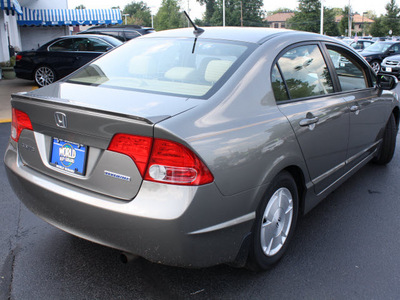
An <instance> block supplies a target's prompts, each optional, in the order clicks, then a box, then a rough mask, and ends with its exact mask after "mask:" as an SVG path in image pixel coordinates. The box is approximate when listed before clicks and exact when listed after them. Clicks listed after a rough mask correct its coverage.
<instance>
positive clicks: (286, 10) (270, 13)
mask: <svg viewBox="0 0 400 300" xmlns="http://www.w3.org/2000/svg"><path fill="white" fill-rule="evenodd" d="M292 11H293V10H292V9H290V8H285V7H280V8H278V9H275V10H272V11H268V12H267V15H268V16H272V15H275V14H279V13H285V12H292Z"/></svg>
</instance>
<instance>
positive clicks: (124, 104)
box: [11, 83, 204, 200]
mask: <svg viewBox="0 0 400 300" xmlns="http://www.w3.org/2000/svg"><path fill="white" fill-rule="evenodd" d="M200 101H204V100H196V99H186V98H182V97H172V96H165V95H159V94H150V93H140V92H135V91H127V90H118V89H108V88H99V87H91V86H84V85H76V84H69V83H56V84H53V85H50V86H47V87H44V88H42V89H39V90H36V91H32V92H28V93H20V94H14V95H12V102H11V103H12V106H13V108H15V109H18V110H21V111H23V112H25V113H27V114H28V116H29V118H30V120H31V123H32V126H33V130H34V131H30V130H24V131H23V132H22V134H21V137H20V139H19V141H18V150H19V154H20V159H21V161H22V163H23V164H25V165H27V166H29V167H30V168H33V169H35V170H37V171H39V172H41V173H44V174H46V175H48V176H50V177H53V178H56V179H59V180H61V181H64V182H67V183H69V184H73V185H76V186H79V187H82V188H85V189H88V190H90V191H92V192H97V193H101V194H104V195H108V196H112V197H115V198H119V199H123V200H130V199H133V198H134V197H135V196H136V194H137V192H138V190H139V188H140V185H141V183H142V180H143V179H142V176H141V174H140V172H139V170H138V168H137V166H136V164H135V163H134V162H133V160H132V159H131V158H129V157H128V156H126V155H123V154H120V153H116V152H112V151H109V150H107V148H108V146H109V144H110V141H111V139H112V138H113V136H114V135H115V134H117V133H125V134H132V135H138V136H145V137H152V136H153V127H154V124H156V123H157V122H160V121H162V120H164V119H166V118H170V117H172V116H174V115H177V114H180V113H182V112H184V111H186V110H188V109H191V108H193V107H195V106H196V105H198V104H199V102H200ZM64 118H65V119H64ZM68 147H69V148H72V149H73V150H72V149H70V150H68V149H66V148H68ZM78 149H80V150H79V151H78ZM66 150H68V151H73V152H74V155H75V156H76V153H78V152H82V157H81V158H79V160H78V156H79V155H78V156H76V158H75V157H74V158H72V156H71V157H70V158H71V159H72V161H73V165H72V167H71V168H73V169H74V168H75V164H76V165H79V168H78V167H77V168H76V169H74V170H75V171H71V170H69V167H70V166H67V165H68V164H69V163H70V162H68V161H67V162H66V161H60V159H61V158H60V157H61V156H60V157H58V155H61V154H60V153H64V154H63V155H65V151H66ZM63 151H64V152H63ZM69 155H71V153H70V154H69ZM63 159H64V158H63ZM80 168H81V169H80Z"/></svg>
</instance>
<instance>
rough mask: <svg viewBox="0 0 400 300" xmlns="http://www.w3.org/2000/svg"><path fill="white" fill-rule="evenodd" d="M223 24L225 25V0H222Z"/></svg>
mask: <svg viewBox="0 0 400 300" xmlns="http://www.w3.org/2000/svg"><path fill="white" fill-rule="evenodd" d="M222 26H224V27H225V0H223V1H222Z"/></svg>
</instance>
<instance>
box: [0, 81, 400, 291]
mask: <svg viewBox="0 0 400 300" xmlns="http://www.w3.org/2000/svg"><path fill="white" fill-rule="evenodd" d="M3 81H4V80H3ZM3 81H0V90H1V93H3V87H4V85H3V84H4V82H3ZM17 81H19V80H17ZM6 83H7V82H6ZM24 83H26V84H27V85H26V86H24V87H22V85H23V84H24ZM24 83H22V82H20V83H19V84H17V82H15V84H16V86H17V87H18V88H24V89H26V90H29V89H31V88H32V87H33V86H32V83H30V82H29V81H27V82H25V81H24ZM28 83H30V84H28ZM0 97H1V96H0ZM8 99H9V96H8ZM0 100H1V99H0ZM0 105H1V109H2V110H3V102H0ZM8 117H10V116H8ZM3 118H4V119H3V123H1V124H0V157H1V159H0V299H245V298H246V299H398V297H399V295H400V272H399V270H400V255H399V249H400V233H399V232H400V217H399V212H400V196H399V187H398V186H399V178H400V154H399V151H400V137H399V136H398V140H397V151H396V153H395V156H394V159H393V161H392V162H391V163H390V164H389V165H388V166H386V167H381V166H376V165H373V164H368V165H367V166H365V167H364V168H362V169H361V170H360V171H359V172H358V173H357V175H356V176H353V177H352V178H351V179H350V180H348V181H347V182H346V183H344V184H343V185H342V186H341V187H340V188H339V189H337V190H336V191H335V192H334V193H332V194H331V195H330V196H328V197H327V199H325V200H324V201H323V202H322V203H321V204H320V205H318V206H317V207H316V208H315V209H314V210H312V211H311V212H310V213H309V214H308V215H307V216H305V217H304V218H302V219H301V220H300V222H299V226H298V228H297V232H296V236H295V238H294V240H293V242H292V244H291V245H290V247H289V250H288V253H287V255H286V256H285V257H284V258H283V260H282V261H281V263H280V264H279V265H278V266H277V267H276V268H275V269H273V270H271V271H268V272H264V273H253V272H250V271H247V270H245V269H234V268H231V267H228V266H224V265H222V266H216V267H212V268H207V269H200V270H198V269H181V268H173V267H167V266H161V265H157V264H153V263H150V262H147V261H145V260H144V259H139V260H136V261H133V262H131V263H130V264H127V265H124V264H122V263H120V262H119V251H117V250H114V249H110V248H106V247H103V246H100V245H97V244H93V243H90V242H87V241H85V240H82V239H79V238H76V237H73V236H71V235H69V234H67V233H64V232H62V231H60V230H58V229H56V228H54V227H52V226H50V225H48V224H47V223H45V222H44V221H42V220H40V219H39V218H37V217H36V216H35V215H33V214H32V213H31V212H30V211H28V210H27V209H26V208H25V207H24V206H23V205H22V204H21V203H20V202H19V200H18V199H17V197H16V196H15V195H14V194H13V192H12V191H11V188H10V186H9V184H8V181H7V179H6V176H5V170H4V163H3V160H2V158H3V156H4V151H5V148H6V145H7V141H8V137H9V133H10V123H7V122H5V121H7V120H6V117H3ZM194 250H195V249H194Z"/></svg>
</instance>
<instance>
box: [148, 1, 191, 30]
mask: <svg viewBox="0 0 400 300" xmlns="http://www.w3.org/2000/svg"><path fill="white" fill-rule="evenodd" d="M180 10H181V8H180V6H179V4H178V1H177V0H163V1H162V3H161V7H160V9H159V10H158V12H157V14H156V16H155V18H154V27H155V30H157V31H160V30H166V29H172V28H179V27H184V26H185V25H187V21H186V20H185V18H184V16H183V15H182V13H180Z"/></svg>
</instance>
